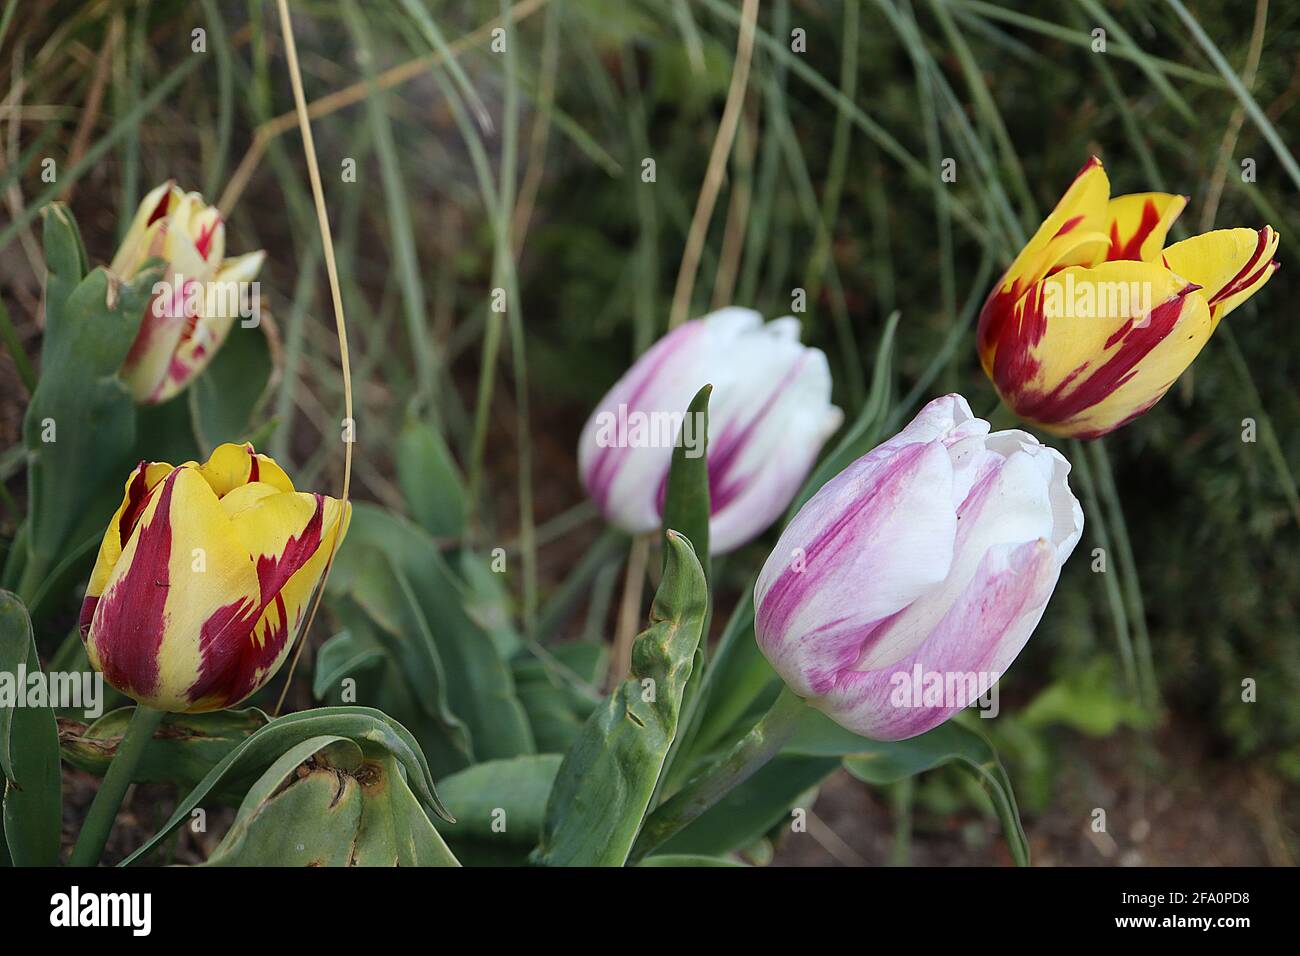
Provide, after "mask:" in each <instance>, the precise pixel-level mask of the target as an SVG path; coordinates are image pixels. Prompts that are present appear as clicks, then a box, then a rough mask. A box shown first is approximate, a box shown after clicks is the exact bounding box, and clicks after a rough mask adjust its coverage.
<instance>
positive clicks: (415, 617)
mask: <svg viewBox="0 0 1300 956" xmlns="http://www.w3.org/2000/svg"><path fill="white" fill-rule="evenodd" d="M351 580H352V583H354V584H355V588H354V589H352V591H351V600H346V601H334V602H331V609H333V611H334V615H335V617H337V618H338V619H339V622H342V623H343V624H344V626H346V627H347V628H348V631H350V632H351V633H352V635H355V636H356V637H357V639H361V637H368V639H369V641H370V643H373V644H374V645H377V646H378V648H381V649H382V653H383V654H385V657H386V659H387V662H389V663H390V665H391V666H390V667H387V669H386V672H389V674H390V675H391V676H395V678H396V684H395V685H391V687H382V689H385V691H387V700H389V702H399V709H398V710H396V713H398V714H400V715H403V717H407V718H408V719H409V718H412V717H413V715H415V714H416V713H417V714H419V724H417V726H419V727H420V728H421V734H420V736H421V739H422V740H424V745H425V747H426V748H428V753H429V757H430V760H433V761H434V766H437V767H438V773H439V775H442V774H446V773H448V771H452V770H459V769H461V767H464V766H468V765H469V763H472V762H473V750H472V749H471V747H472V744H471V736H469V727H468V726H467V724H465V722H464V721H461V719H460V718H459V717H458V715H456V714H454V713H452V711H451V700H450V695H448V689H447V684H448V682H447V671H446V667H445V665H443V662H442V654H441V652H439V649H438V643H437V641H434V639H433V633H432V632H430V630H429V622H428V619H426V618H425V615H424V610H422V607H421V606H420V602H419V601H417V600H416V597H415V594H413V591H412V587H411V583H409V581H408V580H407V578H406V575H403V574H402V572H400V571H399V570H398V568H396V567H395V566H394V564H393V562H391V558H390V557H389V555H381V554H373V557H372V559H370V561H369V563H368V564H367V566H365V567H363V568H360V570H359V571H357V572H356V575H355V576H354V578H352V579H351ZM359 701H361V702H365V704H372V705H373V704H378V701H377V700H374V701H370V700H361V698H359Z"/></svg>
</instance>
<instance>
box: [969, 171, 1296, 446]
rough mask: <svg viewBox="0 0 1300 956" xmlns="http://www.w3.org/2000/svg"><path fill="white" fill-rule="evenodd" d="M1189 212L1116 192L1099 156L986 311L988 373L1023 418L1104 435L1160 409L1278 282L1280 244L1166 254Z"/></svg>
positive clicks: (1180, 246)
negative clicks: (1240, 311) (1255, 299)
mask: <svg viewBox="0 0 1300 956" xmlns="http://www.w3.org/2000/svg"><path fill="white" fill-rule="evenodd" d="M1186 204H1187V199H1186V197H1183V196H1175V195H1170V194H1168V193H1135V194H1132V195H1127V196H1116V197H1114V198H1112V197H1111V195H1110V181H1109V179H1107V177H1106V171H1105V169H1103V168H1102V165H1101V162H1100V161H1099V160H1097V159H1096V158H1095V157H1094V158H1093V159H1091V160H1090V161H1089V162H1088V163H1087V165H1085V166H1084V167H1083V170H1082V171H1081V172H1080V173H1079V175H1078V176H1077V177H1076V178H1075V180H1074V182H1073V184H1071V186H1070V188H1069V189H1068V190H1067V191H1066V193H1065V195H1064V196H1063V197H1062V199H1061V201H1060V202H1059V203H1058V204H1057V206H1056V208H1055V209H1054V210H1052V214H1051V215H1050V216H1048V217H1047V219H1046V220H1044V222H1043V224H1042V225H1041V226H1040V227H1039V228H1038V232H1036V233H1035V234H1034V237H1033V238H1032V239H1030V240H1029V243H1028V245H1026V246H1025V248H1024V249H1023V250H1021V252H1020V254H1019V255H1018V256H1017V257H1016V259H1015V261H1014V262H1013V263H1012V264H1011V267H1010V268H1009V269H1008V270H1007V272H1006V274H1005V275H1004V276H1003V277H1002V281H1001V283H1000V284H999V285H998V286H997V288H995V289H994V290H993V292H992V294H991V295H990V296H989V297H988V300H987V301H986V302H985V304H984V309H983V311H982V312H981V313H980V319H979V332H978V344H979V354H980V361H981V362H982V364H983V366H984V371H985V372H986V373H987V374H988V376H989V377H990V378H991V379H992V380H993V384H994V386H995V387H996V388H997V390H998V394H999V395H1001V396H1002V399H1003V401H1005V402H1006V403H1007V405H1008V406H1009V407H1010V408H1011V409H1012V410H1013V411H1014V412H1015V413H1016V414H1017V415H1019V416H1020V417H1021V418H1023V419H1025V420H1026V421H1029V422H1032V423H1034V424H1036V425H1038V426H1040V427H1042V428H1043V429H1045V430H1047V431H1049V432H1053V433H1055V434H1058V435H1069V436H1073V437H1078V438H1095V437H1098V436H1100V435H1104V434H1106V433H1107V432H1110V431H1113V430H1114V429H1116V428H1119V427H1120V426H1121V425H1123V424H1125V423H1127V422H1129V421H1131V420H1133V419H1134V418H1136V417H1137V416H1139V415H1141V414H1142V413H1143V412H1145V411H1147V410H1148V409H1149V408H1151V407H1152V406H1153V405H1155V404H1156V402H1158V401H1160V399H1161V397H1162V396H1163V395H1164V394H1165V392H1167V391H1168V390H1169V387H1170V386H1171V385H1173V383H1174V381H1175V380H1176V379H1177V378H1178V376H1179V375H1181V374H1182V372H1183V370H1184V369H1185V368H1187V366H1188V365H1190V364H1191V362H1192V360H1193V359H1194V358H1196V355H1197V353H1199V352H1200V351H1201V348H1202V347H1203V346H1204V345H1205V343H1206V342H1207V341H1208V340H1209V337H1210V335H1211V334H1212V333H1213V332H1214V329H1215V327H1216V326H1217V325H1218V324H1219V322H1220V321H1221V320H1222V319H1223V317H1224V316H1226V315H1227V314H1228V313H1229V312H1231V311H1232V310H1233V309H1235V308H1236V307H1237V306H1239V305H1241V304H1242V303H1243V302H1245V301H1246V300H1247V299H1249V298H1250V297H1251V296H1252V295H1254V294H1255V293H1256V292H1257V291H1258V290H1259V289H1260V287H1262V286H1263V285H1264V283H1265V282H1267V281H1268V279H1269V277H1270V276H1271V275H1272V274H1273V272H1274V271H1275V270H1276V269H1277V266H1278V263H1277V262H1275V261H1274V260H1273V254H1274V252H1276V251H1277V245H1278V235H1277V232H1276V231H1275V230H1274V229H1273V228H1272V227H1271V226H1265V227H1264V228H1262V229H1259V230H1255V229H1218V230H1215V231H1213V232H1207V233H1205V234H1203V235H1199V236H1193V237H1192V238H1190V239H1184V240H1183V241H1181V242H1175V243H1174V244H1172V245H1170V246H1166V245H1165V237H1166V235H1167V234H1168V232H1169V227H1170V226H1171V225H1172V224H1173V222H1174V220H1175V219H1177V218H1178V214H1179V213H1180V212H1182V210H1183V207H1184V206H1185V205H1186Z"/></svg>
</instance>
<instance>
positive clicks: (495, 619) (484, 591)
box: [459, 549, 524, 660]
mask: <svg viewBox="0 0 1300 956" xmlns="http://www.w3.org/2000/svg"><path fill="white" fill-rule="evenodd" d="M459 567H460V576H461V579H462V580H463V581H464V582H465V592H464V593H465V613H466V614H468V615H469V617H470V620H472V621H473V622H474V623H475V624H477V625H478V626H479V627H481V628H482V629H483V630H484V632H485V633H486V634H487V635H488V637H490V638H492V643H493V644H495V645H496V648H497V653H499V654H500V655H501V656H502V657H503V658H505V659H506V660H509V659H510V658H511V657H513V656H514V655H515V654H517V653H519V650H520V648H522V647H523V646H524V639H523V637H522V636H521V635H520V633H519V630H518V629H517V628H516V627H515V623H514V618H513V615H512V613H511V599H510V592H509V590H508V589H507V587H506V583H505V575H503V574H498V573H497V572H496V571H493V570H492V567H491V563H490V560H489V559H487V558H485V557H484V556H483V555H481V554H476V553H475V552H473V551H470V550H469V549H465V550H463V551H461V553H460V561H459Z"/></svg>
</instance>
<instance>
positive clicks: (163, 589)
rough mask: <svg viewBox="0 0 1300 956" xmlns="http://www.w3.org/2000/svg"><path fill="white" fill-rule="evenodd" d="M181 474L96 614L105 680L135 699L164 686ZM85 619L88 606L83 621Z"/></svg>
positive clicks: (94, 633)
mask: <svg viewBox="0 0 1300 956" xmlns="http://www.w3.org/2000/svg"><path fill="white" fill-rule="evenodd" d="M181 470H182V469H180V468H177V469H176V470H175V471H173V472H172V473H171V474H169V475H168V476H167V477H166V479H164V481H163V483H162V492H161V494H160V496H159V498H158V505H157V507H156V508H155V510H154V514H153V520H152V521H150V522H149V523H148V524H147V525H142V526H141V528H140V534H139V537H138V538H137V539H136V543H135V554H134V555H133V556H132V558H131V563H130V564H129V565H128V566H127V568H126V571H125V572H124V573H123V574H122V576H121V577H120V578H118V579H117V581H116V582H114V583H113V585H112V586H111V587H109V588H108V589H107V590H106V591H105V592H104V593H103V594H102V595H101V596H100V599H99V602H98V607H97V608H95V609H93V610H92V611H91V613H92V614H93V621H92V622H91V625H90V634H89V640H90V641H92V642H93V643H94V645H95V651H96V653H97V654H98V655H99V663H100V669H101V670H102V671H103V672H104V679H105V680H107V681H108V682H109V683H110V684H112V685H113V686H114V687H116V688H117V689H118V690H120V691H122V692H123V693H125V694H128V695H131V696H136V695H143V696H147V695H150V694H152V693H153V692H154V690H155V689H156V688H157V686H158V651H159V648H160V647H161V646H162V639H163V621H164V615H165V611H166V605H167V595H168V593H169V591H170V589H171V581H170V567H169V565H170V561H171V553H172V526H171V503H172V489H173V487H174V486H175V484H176V478H177V476H178V475H180V473H181ZM85 613H86V607H85V605H83V606H82V616H83V618H84V616H85Z"/></svg>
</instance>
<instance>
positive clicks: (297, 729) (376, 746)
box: [122, 707, 449, 866]
mask: <svg viewBox="0 0 1300 956" xmlns="http://www.w3.org/2000/svg"><path fill="white" fill-rule="evenodd" d="M320 736H335V737H346V738H348V739H349V740H352V741H354V742H356V743H357V744H358V745H359V746H360V747H361V748H362V750H363V752H365V753H367V755H369V754H371V753H374V754H376V755H380V754H382V753H384V752H387V753H389V754H391V755H392V756H393V757H394V758H396V759H397V760H398V762H400V763H401V765H402V768H403V769H404V770H405V772H406V775H407V780H408V781H409V782H410V785H411V788H412V790H413V792H414V793H415V795H416V797H417V798H418V799H419V801H420V805H421V806H422V807H424V808H425V809H426V811H427V812H429V813H433V814H437V815H438V816H441V817H442V818H443V819H449V815H448V813H447V811H446V809H445V808H444V807H443V805H442V802H441V801H440V800H439V799H438V795H437V793H436V791H435V790H434V787H433V778H432V777H431V776H430V774H429V766H428V763H427V762H426V761H425V759H424V754H423V753H421V752H420V748H419V745H418V744H417V743H416V742H415V739H414V738H413V737H412V736H411V735H410V733H409V732H408V731H407V730H406V728H405V727H403V726H402V725H401V724H399V723H397V722H396V721H394V720H393V719H392V718H390V717H389V716H388V715H386V714H384V713H381V712H380V711H377V710H374V709H372V708H369V707H320V708H317V709H315V710H306V711H301V712H299V713H296V714H287V715H285V716H284V717H277V718H276V719H274V720H272V721H271V722H270V723H269V724H267V725H266V726H265V727H262V728H261V729H260V730H258V731H257V732H256V733H254V734H253V735H252V736H250V737H248V738H247V739H245V740H244V741H243V743H241V744H239V745H237V746H236V747H235V749H234V750H232V751H231V752H230V753H228V754H227V755H226V756H225V757H224V758H223V759H222V761H221V762H220V763H219V764H217V766H215V767H213V768H212V769H211V770H210V771H209V772H208V774H207V776H205V777H204V778H203V779H202V780H200V781H199V783H198V784H197V785H195V787H194V789H193V790H191V791H190V792H189V793H188V794H187V795H186V796H185V798H184V799H183V800H181V802H180V803H179V804H178V805H177V807H176V811H175V812H174V813H173V814H172V816H171V818H170V819H168V821H167V822H166V823H165V824H164V825H163V827H162V829H160V830H159V831H158V832H157V833H156V834H154V835H153V837H151V838H150V839H149V840H148V841H147V842H146V843H145V844H144V845H143V846H141V847H140V848H139V849H137V850H136V851H135V852H134V853H132V854H131V855H130V856H129V857H127V858H126V859H125V860H123V861H122V865H123V866H128V865H130V864H131V863H134V862H135V861H136V860H138V859H140V858H141V857H143V856H144V855H146V854H147V853H149V852H151V851H152V850H153V849H154V847H156V846H157V845H158V844H159V843H160V842H161V841H162V840H163V839H165V838H166V837H167V835H168V834H170V833H171V832H172V831H173V830H174V829H176V827H178V826H180V824H181V823H183V822H184V821H185V820H186V819H188V817H189V815H190V812H191V811H192V810H193V809H194V808H195V807H197V806H199V805H200V804H201V803H202V802H203V800H204V799H205V798H206V797H207V796H208V794H209V793H211V792H213V790H214V789H216V788H218V787H219V786H222V785H223V784H225V783H226V782H227V781H229V780H250V781H251V780H252V779H254V778H256V777H258V776H260V775H261V774H263V773H264V772H265V771H266V770H267V769H268V768H270V767H271V766H272V765H273V764H274V763H275V761H277V760H278V759H280V758H281V757H282V756H283V755H284V754H285V753H286V752H287V751H288V750H290V749H291V748H293V747H296V746H298V745H299V744H301V743H303V742H304V741H306V740H310V739H311V738H313V737H320Z"/></svg>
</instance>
